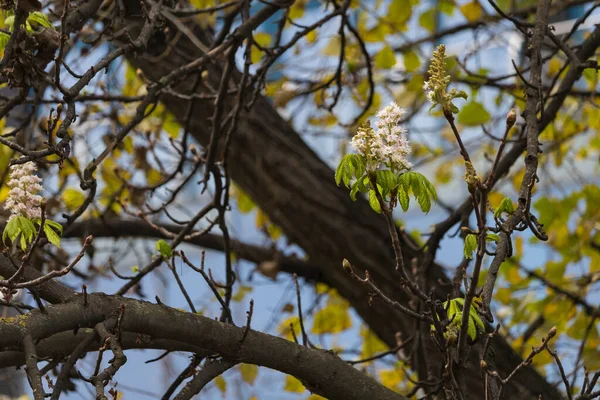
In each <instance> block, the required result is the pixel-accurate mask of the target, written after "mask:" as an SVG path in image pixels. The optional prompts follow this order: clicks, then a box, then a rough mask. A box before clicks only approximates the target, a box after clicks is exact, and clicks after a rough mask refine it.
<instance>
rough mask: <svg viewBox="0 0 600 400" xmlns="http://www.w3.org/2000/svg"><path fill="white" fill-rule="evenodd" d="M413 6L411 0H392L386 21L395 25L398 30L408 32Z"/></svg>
mask: <svg viewBox="0 0 600 400" xmlns="http://www.w3.org/2000/svg"><path fill="white" fill-rule="evenodd" d="M412 9H413V5H412V4H411V1H410V0H392V1H391V2H390V6H389V8H388V12H387V15H386V19H387V20H388V21H389V22H390V23H392V24H394V26H395V27H396V28H397V29H400V30H401V31H406V30H407V29H408V24H407V22H408V20H409V19H410V17H411V15H412Z"/></svg>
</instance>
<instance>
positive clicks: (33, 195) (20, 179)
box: [4, 161, 44, 219]
mask: <svg viewBox="0 0 600 400" xmlns="http://www.w3.org/2000/svg"><path fill="white" fill-rule="evenodd" d="M36 171H37V167H36V165H35V163H34V162H31V161H30V162H27V163H25V164H17V165H13V166H12V167H10V180H9V181H8V187H10V191H9V192H8V198H7V199H6V204H5V205H4V207H5V208H6V209H7V210H9V211H10V212H11V218H12V217H13V216H23V217H26V218H29V219H35V218H41V213H42V211H41V209H40V205H41V204H42V201H43V200H44V198H43V197H42V196H40V195H39V194H38V193H39V192H40V191H41V190H42V185H40V182H41V181H42V180H41V179H40V178H39V177H38V176H37V175H35V172H36Z"/></svg>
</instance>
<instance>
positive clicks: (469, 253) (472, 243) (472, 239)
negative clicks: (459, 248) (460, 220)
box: [464, 233, 477, 260]
mask: <svg viewBox="0 0 600 400" xmlns="http://www.w3.org/2000/svg"><path fill="white" fill-rule="evenodd" d="M475 250H477V235H474V234H472V233H469V234H468V235H467V237H465V248H464V253H465V258H466V259H467V260H470V259H472V258H473V252H474V251H475Z"/></svg>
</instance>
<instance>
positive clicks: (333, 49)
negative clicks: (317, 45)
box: [321, 36, 342, 56]
mask: <svg viewBox="0 0 600 400" xmlns="http://www.w3.org/2000/svg"><path fill="white" fill-rule="evenodd" d="M341 48H342V43H341V40H340V38H339V37H338V36H334V37H332V38H331V39H329V41H328V42H327V45H326V46H325V47H324V48H323V50H321V53H322V54H323V55H324V56H339V55H340V49H341Z"/></svg>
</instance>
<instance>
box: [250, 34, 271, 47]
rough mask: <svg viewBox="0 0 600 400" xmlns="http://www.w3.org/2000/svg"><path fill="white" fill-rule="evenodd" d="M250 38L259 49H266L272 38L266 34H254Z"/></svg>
mask: <svg viewBox="0 0 600 400" xmlns="http://www.w3.org/2000/svg"><path fill="white" fill-rule="evenodd" d="M252 37H253V38H254V41H255V42H256V44H258V45H259V46H261V47H267V46H269V45H270V44H271V40H272V38H271V35H270V34H268V33H267V32H258V33H255V34H254V35H252Z"/></svg>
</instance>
